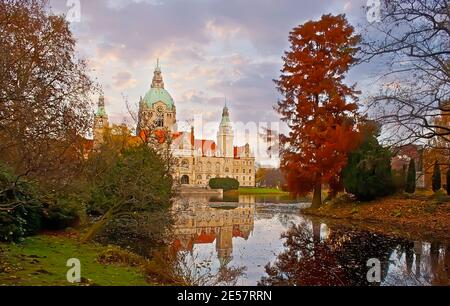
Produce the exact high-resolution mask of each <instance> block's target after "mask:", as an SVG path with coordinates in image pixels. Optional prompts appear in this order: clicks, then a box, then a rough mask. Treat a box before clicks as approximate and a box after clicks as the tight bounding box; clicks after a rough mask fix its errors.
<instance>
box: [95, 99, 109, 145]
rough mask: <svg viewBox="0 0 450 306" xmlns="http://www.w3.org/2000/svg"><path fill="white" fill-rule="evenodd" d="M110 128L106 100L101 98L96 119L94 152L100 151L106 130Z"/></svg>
mask: <svg viewBox="0 0 450 306" xmlns="http://www.w3.org/2000/svg"><path fill="white" fill-rule="evenodd" d="M108 127H109V119H108V114H107V113H106V109H105V98H104V97H103V96H101V97H100V98H99V99H98V107H97V112H96V113H95V117H94V145H93V149H94V150H98V149H99V147H100V145H101V143H102V141H103V139H104V136H105V129H106V128H108Z"/></svg>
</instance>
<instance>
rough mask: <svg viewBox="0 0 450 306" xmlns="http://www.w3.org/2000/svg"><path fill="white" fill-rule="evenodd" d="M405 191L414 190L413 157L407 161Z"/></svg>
mask: <svg viewBox="0 0 450 306" xmlns="http://www.w3.org/2000/svg"><path fill="white" fill-rule="evenodd" d="M405 191H406V192H407V193H414V192H416V163H415V162H414V159H411V161H410V162H409V167H408V176H407V178H406V188H405Z"/></svg>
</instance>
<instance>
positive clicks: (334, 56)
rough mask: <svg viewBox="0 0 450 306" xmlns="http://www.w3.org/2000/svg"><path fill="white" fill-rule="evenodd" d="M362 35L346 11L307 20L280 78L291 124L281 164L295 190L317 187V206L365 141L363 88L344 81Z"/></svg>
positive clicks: (283, 109) (295, 33)
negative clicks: (360, 113)
mask: <svg viewBox="0 0 450 306" xmlns="http://www.w3.org/2000/svg"><path fill="white" fill-rule="evenodd" d="M359 39H360V38H359V36H357V35H356V34H355V33H354V29H353V27H352V26H351V25H349V23H348V22H347V20H346V18H345V16H344V15H338V16H332V15H324V16H322V18H321V19H320V20H319V21H309V22H306V23H305V24H303V25H301V26H298V27H296V28H294V29H293V30H292V31H291V33H290V36H289V41H290V43H291V48H290V50H289V51H287V52H286V53H285V56H284V57H283V59H284V62H285V63H284V66H283V69H282V70H281V72H282V75H281V76H280V78H279V79H278V80H275V83H276V85H277V88H278V90H279V92H280V93H281V94H282V96H283V99H282V100H280V101H279V102H278V106H277V111H278V112H279V114H280V115H281V116H282V120H283V121H285V122H286V123H287V124H288V126H289V128H290V132H289V134H287V135H281V157H282V161H281V168H282V170H283V171H284V173H285V175H286V178H287V183H288V188H289V190H290V191H291V192H292V193H294V194H297V195H304V194H306V193H308V192H310V191H314V197H313V207H320V206H321V204H322V185H323V184H324V183H329V182H330V181H335V180H336V178H337V177H338V176H339V175H340V173H341V171H342V169H343V168H344V167H345V165H346V163H347V155H348V153H349V152H350V151H352V150H353V149H355V148H356V146H357V145H358V142H359V141H358V140H359V133H358V130H357V126H356V123H357V108H358V107H357V104H356V102H357V99H358V98H357V94H358V92H357V91H356V90H355V85H353V86H347V85H346V84H344V78H345V74H346V72H347V71H348V70H349V68H350V67H351V66H352V65H354V64H355V63H356V58H355V55H356V53H357V52H358V48H357V45H358V43H359Z"/></svg>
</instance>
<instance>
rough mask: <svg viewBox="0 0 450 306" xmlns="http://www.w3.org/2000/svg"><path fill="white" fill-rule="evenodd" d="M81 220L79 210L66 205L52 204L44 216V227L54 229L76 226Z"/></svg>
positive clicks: (45, 210)
mask: <svg viewBox="0 0 450 306" xmlns="http://www.w3.org/2000/svg"><path fill="white" fill-rule="evenodd" d="M79 222H80V217H79V213H78V210H77V209H76V208H74V207H68V206H64V205H51V206H50V207H48V208H46V209H44V213H43V216H42V228H44V229H48V230H53V231H57V230H63V229H66V228H68V227H74V226H76V225H77V224H78V223H79Z"/></svg>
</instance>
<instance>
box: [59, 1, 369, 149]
mask: <svg viewBox="0 0 450 306" xmlns="http://www.w3.org/2000/svg"><path fill="white" fill-rule="evenodd" d="M73 2H75V3H76V2H77V1H73V0H69V1H67V0H52V1H51V5H52V9H53V10H54V11H55V12H58V13H64V12H68V11H70V7H69V6H68V4H70V3H73ZM366 2H367V1H366V0H314V1H310V0H94V1H92V0H80V2H79V3H80V8H81V15H80V16H81V20H80V22H72V24H71V27H72V30H73V31H74V34H75V36H76V38H77V40H78V52H79V54H80V56H82V57H84V58H86V59H87V60H88V62H89V65H90V68H91V69H92V70H93V71H92V75H93V77H95V78H96V79H97V81H98V82H99V83H100V84H101V85H102V87H103V90H104V93H105V97H106V101H107V108H108V112H109V114H110V116H111V118H112V121H114V122H117V123H120V122H122V121H124V120H128V122H130V120H129V119H126V118H128V115H127V110H126V106H125V99H128V100H129V102H130V104H132V105H136V104H137V101H139V97H140V96H143V95H145V93H146V92H147V91H148V90H149V88H150V83H151V79H152V76H153V70H154V67H155V63H156V59H157V58H160V61H161V65H162V71H163V77H164V81H165V84H166V89H167V90H168V91H169V92H170V93H171V94H172V96H173V98H174V99H175V103H176V106H177V118H178V119H179V120H181V121H186V120H191V119H193V118H194V116H195V115H196V114H197V115H198V114H202V116H203V118H204V120H206V121H213V122H214V121H219V120H220V114H221V110H222V108H223V105H224V100H225V97H226V99H227V101H228V105H229V107H230V111H231V116H232V120H233V121H234V122H242V123H244V124H245V123H247V122H257V123H258V122H274V121H278V116H277V114H276V113H275V112H274V111H273V106H274V105H275V104H276V102H277V99H278V95H277V92H276V90H275V86H274V84H273V82H272V80H273V79H274V78H277V77H278V76H279V74H280V72H279V71H280V68H281V66H282V61H281V56H282V55H283V52H284V51H285V50H286V49H288V47H289V45H288V41H287V39H288V34H289V31H290V30H291V29H292V28H293V27H294V26H296V25H299V24H301V23H303V22H305V21H307V20H310V19H318V18H320V16H321V15H322V14H328V13H333V14H338V13H346V14H347V16H348V18H349V20H350V22H351V23H352V24H353V25H355V26H357V25H358V24H364V23H366V16H365V11H364V9H363V5H364V4H365V3H366ZM367 69H368V68H367V67H358V68H356V69H354V70H353V71H352V72H351V73H350V76H349V78H348V81H349V82H354V81H358V82H359V84H360V88H361V87H364V86H366V85H365V84H366V83H367V82H368V72H367ZM203 132H204V135H202V136H204V137H207V138H212V137H214V135H215V131H214V130H210V129H208V130H207V131H203ZM240 141H241V142H242V141H245V140H243V139H240V140H238V141H237V142H238V144H240V143H239V142H240Z"/></svg>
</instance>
